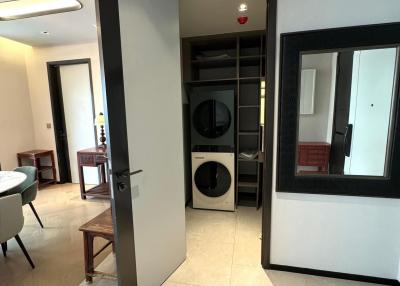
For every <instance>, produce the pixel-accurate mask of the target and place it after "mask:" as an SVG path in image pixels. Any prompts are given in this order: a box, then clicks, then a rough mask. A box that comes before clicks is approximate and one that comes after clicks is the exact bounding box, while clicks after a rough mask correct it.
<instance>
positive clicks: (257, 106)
mask: <svg viewBox="0 0 400 286" xmlns="http://www.w3.org/2000/svg"><path fill="white" fill-rule="evenodd" d="M239 108H260V105H258V104H257V105H239Z"/></svg>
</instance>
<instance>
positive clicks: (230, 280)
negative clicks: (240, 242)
mask: <svg viewBox="0 0 400 286" xmlns="http://www.w3.org/2000/svg"><path fill="white" fill-rule="evenodd" d="M235 217H236V219H235V231H234V234H233V250H232V259H231V275H230V276H229V285H232V273H233V259H234V256H235V246H236V234H237V227H238V220H239V215H238V209H237V208H236V211H235Z"/></svg>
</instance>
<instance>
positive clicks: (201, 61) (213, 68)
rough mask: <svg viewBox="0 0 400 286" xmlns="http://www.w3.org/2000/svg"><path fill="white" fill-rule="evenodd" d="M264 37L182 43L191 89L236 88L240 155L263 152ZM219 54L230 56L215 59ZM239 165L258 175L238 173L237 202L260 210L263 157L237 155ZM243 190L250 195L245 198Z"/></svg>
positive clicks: (261, 34)
mask: <svg viewBox="0 0 400 286" xmlns="http://www.w3.org/2000/svg"><path fill="white" fill-rule="evenodd" d="M264 35H265V31H252V32H243V33H232V34H224V35H213V36H203V37H197V38H184V39H183V40H182V67H183V78H184V79H185V80H184V83H185V85H186V87H188V90H191V89H192V88H193V89H196V88H200V89H201V88H206V89H209V88H210V89H213V88H215V89H219V88H225V87H229V88H232V89H235V96H236V98H235V109H236V110H235V113H236V114H237V117H236V118H235V129H236V130H235V149H236V150H235V151H236V154H238V152H240V151H241V150H248V149H249V150H252V149H254V150H260V144H261V143H260V142H261V140H260V139H261V138H260V133H259V111H260V85H261V81H262V80H264V79H265V67H264V65H265V54H264V49H265V36H264ZM218 55H227V56H225V57H220V58H212V56H218ZM199 56H201V57H199ZM205 56H209V58H207V57H205ZM218 77H219V78H218ZM188 114H190V111H188ZM188 122H190V120H189V118H188ZM189 128H190V127H189ZM186 157H187V159H186V160H187V161H189V162H188V164H190V158H191V155H190V154H186ZM258 157H259V156H258ZM188 158H189V159H188ZM239 162H240V163H241V164H240V168H241V172H242V173H249V174H255V175H250V176H249V175H243V174H240V172H239V170H238V172H236V178H235V179H236V182H237V186H236V190H235V191H236V197H235V198H236V202H239V204H240V205H248V206H253V207H254V206H256V207H259V206H260V203H261V194H260V188H259V184H260V182H259V180H261V178H260V175H259V173H260V172H261V169H260V163H259V162H260V161H259V158H255V159H250V160H248V159H240V158H238V156H236V164H237V167H238V168H239ZM247 162H249V164H246V163H247ZM247 165H248V166H247ZM247 168H249V169H250V170H247ZM188 180H189V178H188ZM189 181H191V178H190V180H189ZM239 188H240V189H241V190H240V191H239ZM243 191H244V192H246V191H247V192H250V193H249V194H246V196H243ZM239 192H240V195H239ZM244 202H246V203H244Z"/></svg>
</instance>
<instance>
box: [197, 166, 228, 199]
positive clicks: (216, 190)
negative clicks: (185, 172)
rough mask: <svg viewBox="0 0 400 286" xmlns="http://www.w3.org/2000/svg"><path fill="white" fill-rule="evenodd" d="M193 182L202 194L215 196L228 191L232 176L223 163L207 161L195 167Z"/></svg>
mask: <svg viewBox="0 0 400 286" xmlns="http://www.w3.org/2000/svg"><path fill="white" fill-rule="evenodd" d="M194 182H195V184H196V187H197V189H198V190H199V191H200V192H201V193H202V194H203V195H205V196H208V197H214V198H215V197H220V196H222V195H224V194H225V193H226V192H228V190H229V188H230V186H231V183H232V178H231V174H230V173H229V170H228V169H227V168H226V167H225V166H224V165H222V164H221V163H218V162H214V161H209V162H205V163H203V164H201V165H200V166H199V167H198V168H197V170H196V172H195V174H194Z"/></svg>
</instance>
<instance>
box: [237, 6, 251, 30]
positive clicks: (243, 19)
mask: <svg viewBox="0 0 400 286" xmlns="http://www.w3.org/2000/svg"><path fill="white" fill-rule="evenodd" d="M238 12H239V14H238V18H237V21H238V23H239V24H240V25H244V24H246V23H247V21H248V20H249V17H248V16H247V4H246V3H241V4H240V5H239V7H238Z"/></svg>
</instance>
